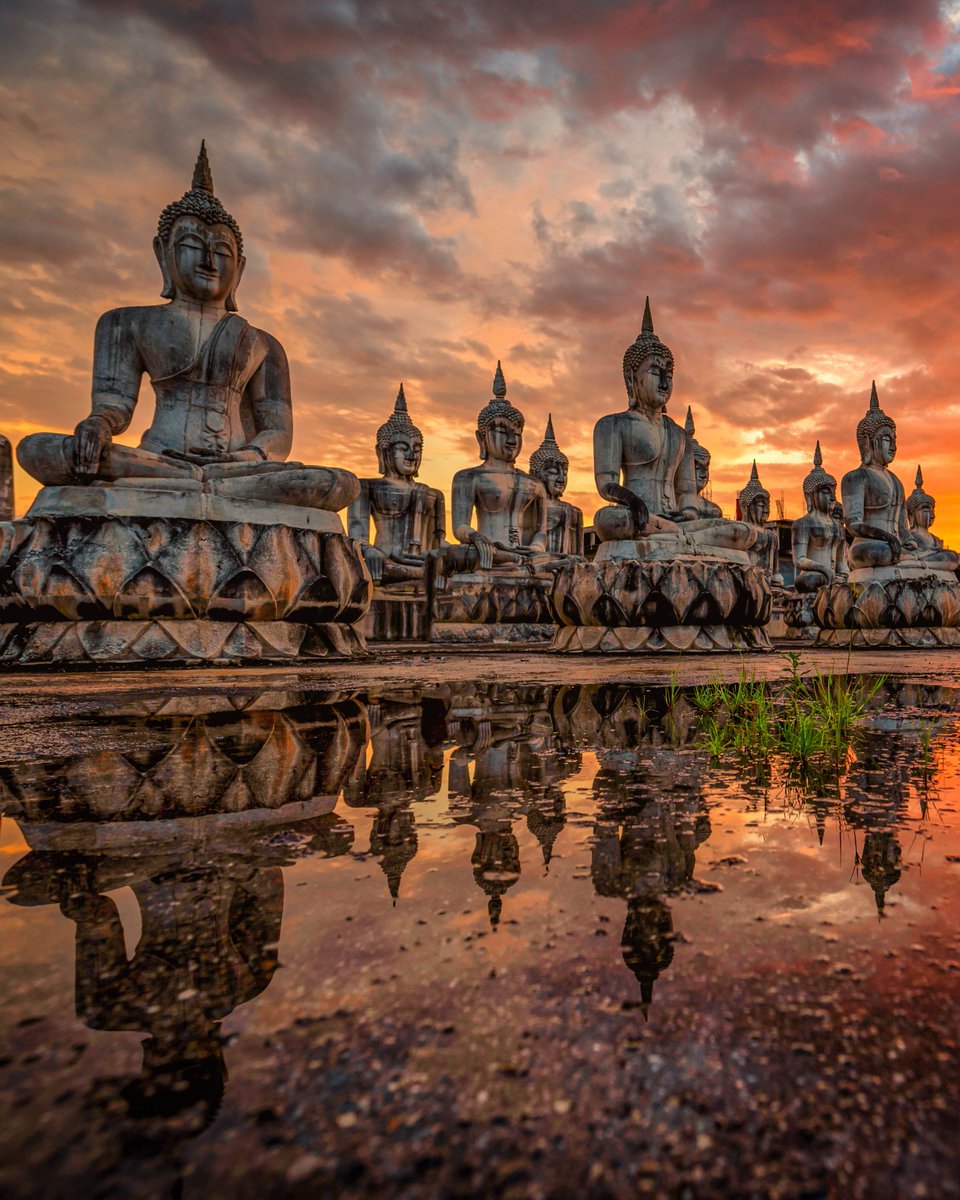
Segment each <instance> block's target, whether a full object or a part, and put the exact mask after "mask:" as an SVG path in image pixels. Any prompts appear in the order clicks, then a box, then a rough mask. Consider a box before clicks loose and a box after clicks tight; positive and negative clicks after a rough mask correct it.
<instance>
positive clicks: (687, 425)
mask: <svg viewBox="0 0 960 1200" xmlns="http://www.w3.org/2000/svg"><path fill="white" fill-rule="evenodd" d="M683 429H684V432H685V433H686V435H687V437H688V438H689V439H690V442H691V444H692V446H693V470H694V475H695V476H696V480H697V504H698V507H699V509H700V516H701V517H722V516H723V510H722V509H721V508H720V505H719V504H715V503H714V502H713V501H712V500H709V499H708V498H707V497H706V496H705V495H704V494H703V493H704V490H705V488H706V486H707V484H708V483H709V482H710V451H709V450H707V449H706V448H705V447H703V446H701V445H700V443H699V442H698V441H697V439H696V438H695V437H694V436H693V435H694V434H695V433H696V428H695V426H694V424H693V411H692V410H691V408H690V406H689V404H688V405H687V419H686V421H684V423H683Z"/></svg>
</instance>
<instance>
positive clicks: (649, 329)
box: [640, 296, 653, 333]
mask: <svg viewBox="0 0 960 1200" xmlns="http://www.w3.org/2000/svg"><path fill="white" fill-rule="evenodd" d="M640 332H641V333H653V314H652V313H651V312H650V297H649V296H647V298H646V300H645V301H644V305H643V321H642V322H641V324H640Z"/></svg>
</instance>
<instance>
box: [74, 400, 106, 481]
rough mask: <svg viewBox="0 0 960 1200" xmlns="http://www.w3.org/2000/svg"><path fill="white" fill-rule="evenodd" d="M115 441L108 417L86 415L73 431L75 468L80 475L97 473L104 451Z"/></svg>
mask: <svg viewBox="0 0 960 1200" xmlns="http://www.w3.org/2000/svg"><path fill="white" fill-rule="evenodd" d="M111 441H113V436H112V433H111V429H110V422H109V421H108V420H107V418H106V417H102V416H98V415H97V414H96V413H94V414H93V415H92V416H89V417H84V419H83V420H82V421H81V422H80V424H79V425H78V426H77V427H76V429H75V430H74V431H73V469H74V470H75V471H76V473H77V474H78V475H96V473H97V471H99V470H100V459H101V458H102V457H103V452H104V450H106V448H107V447H108V446H109V445H110V443H111Z"/></svg>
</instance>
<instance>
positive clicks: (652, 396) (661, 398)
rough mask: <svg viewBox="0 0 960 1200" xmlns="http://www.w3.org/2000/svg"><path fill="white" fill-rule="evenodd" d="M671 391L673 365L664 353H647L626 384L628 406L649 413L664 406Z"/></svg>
mask: <svg viewBox="0 0 960 1200" xmlns="http://www.w3.org/2000/svg"><path fill="white" fill-rule="evenodd" d="M631 384H632V386H631ZM672 393H673V367H672V365H671V363H670V360H669V359H668V358H667V356H666V355H665V354H650V355H648V356H647V358H645V359H644V360H643V362H642V364H641V365H640V367H639V369H638V370H637V371H636V372H635V374H634V375H633V377H632V379H631V380H630V381H629V382H628V384H627V394H628V396H629V397H630V407H631V408H640V409H643V410H644V411H645V412H649V413H654V412H657V411H658V410H662V409H664V408H666V407H667V403H668V402H669V400H670V396H671V395H672Z"/></svg>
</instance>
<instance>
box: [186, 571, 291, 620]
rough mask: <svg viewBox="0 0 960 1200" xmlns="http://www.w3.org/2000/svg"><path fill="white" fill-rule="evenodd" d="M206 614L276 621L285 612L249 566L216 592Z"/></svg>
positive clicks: (214, 618) (231, 618)
mask: <svg viewBox="0 0 960 1200" xmlns="http://www.w3.org/2000/svg"><path fill="white" fill-rule="evenodd" d="M204 615H205V616H209V617H210V618H211V619H212V620H218V621H228V620H245V621H276V620H278V619H279V618H280V617H281V616H283V615H285V614H283V613H282V612H281V611H279V606H278V604H277V601H276V598H275V597H274V596H273V594H272V593H271V591H270V589H269V588H268V587H267V586H266V584H265V583H264V582H263V580H262V579H261V578H260V577H259V576H258V575H257V574H256V573H255V572H254V571H252V570H250V569H249V568H241V569H240V570H238V571H234V573H233V574H232V575H231V576H230V577H229V579H226V580H224V582H223V583H222V584H221V585H220V587H218V588H217V590H216V591H215V592H214V593H213V595H212V596H211V597H210V599H209V601H208V602H207V606H206V611H205V613H204Z"/></svg>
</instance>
